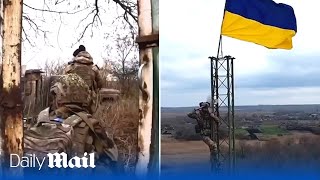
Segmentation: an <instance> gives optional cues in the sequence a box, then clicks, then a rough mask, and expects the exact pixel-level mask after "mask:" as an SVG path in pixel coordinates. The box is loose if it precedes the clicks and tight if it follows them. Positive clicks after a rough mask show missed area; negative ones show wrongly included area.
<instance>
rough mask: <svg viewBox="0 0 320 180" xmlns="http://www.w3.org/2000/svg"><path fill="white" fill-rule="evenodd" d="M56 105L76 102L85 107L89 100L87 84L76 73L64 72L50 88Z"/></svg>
mask: <svg viewBox="0 0 320 180" xmlns="http://www.w3.org/2000/svg"><path fill="white" fill-rule="evenodd" d="M50 93H51V94H53V95H54V100H55V101H56V103H57V104H58V105H64V104H77V105H80V106H82V107H87V106H89V104H90V101H91V95H90V94H91V92H90V89H89V86H88V85H87V84H86V83H85V81H84V80H83V79H82V78H81V77H80V76H78V75H77V74H73V73H70V74H66V75H62V76H60V77H58V78H57V79H56V80H55V81H54V82H53V85H52V86H51V88H50Z"/></svg>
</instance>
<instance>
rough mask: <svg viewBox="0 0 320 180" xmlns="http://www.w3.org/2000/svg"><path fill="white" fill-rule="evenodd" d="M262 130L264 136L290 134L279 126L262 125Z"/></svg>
mask: <svg viewBox="0 0 320 180" xmlns="http://www.w3.org/2000/svg"><path fill="white" fill-rule="evenodd" d="M260 129H261V131H262V134H264V135H279V134H282V135H285V134H289V131H287V130H285V129H281V128H280V127H279V126H277V125H262V126H260Z"/></svg>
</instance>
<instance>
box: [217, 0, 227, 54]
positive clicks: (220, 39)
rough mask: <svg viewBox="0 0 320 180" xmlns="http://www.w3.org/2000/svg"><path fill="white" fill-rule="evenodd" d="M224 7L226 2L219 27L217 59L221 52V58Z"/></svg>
mask: <svg viewBox="0 0 320 180" xmlns="http://www.w3.org/2000/svg"><path fill="white" fill-rule="evenodd" d="M226 5H227V0H226V1H225V3H224V9H223V16H222V22H221V25H220V36H219V45H218V52H217V58H219V55H220V54H219V53H220V52H221V54H222V56H223V53H222V25H223V20H224V15H225V12H226Z"/></svg>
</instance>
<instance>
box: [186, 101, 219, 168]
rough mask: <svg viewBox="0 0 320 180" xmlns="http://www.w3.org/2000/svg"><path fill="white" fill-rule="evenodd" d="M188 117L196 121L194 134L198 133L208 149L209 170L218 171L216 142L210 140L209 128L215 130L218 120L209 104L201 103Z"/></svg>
mask: <svg viewBox="0 0 320 180" xmlns="http://www.w3.org/2000/svg"><path fill="white" fill-rule="evenodd" d="M188 117H190V118H192V119H196V120H197V125H196V126H195V130H196V133H200V135H201V137H202V140H203V142H204V143H206V144H207V145H208V147H209V149H210V161H211V169H212V170H214V169H215V170H216V171H219V169H218V167H219V165H218V163H219V162H218V152H217V141H216V140H215V139H211V137H210V136H211V134H212V133H214V132H211V128H210V127H211V126H213V127H214V128H215V129H216V128H217V126H218V124H219V118H218V117H217V116H215V115H214V113H213V112H212V109H211V108H210V103H208V102H201V103H199V108H196V109H194V110H193V112H191V113H188Z"/></svg>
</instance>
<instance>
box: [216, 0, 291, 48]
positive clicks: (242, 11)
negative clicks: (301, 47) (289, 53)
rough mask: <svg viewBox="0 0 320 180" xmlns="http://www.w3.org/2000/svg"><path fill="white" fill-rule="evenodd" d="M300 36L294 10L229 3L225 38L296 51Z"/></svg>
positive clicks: (259, 0)
mask: <svg viewBox="0 0 320 180" xmlns="http://www.w3.org/2000/svg"><path fill="white" fill-rule="evenodd" d="M296 32H297V23H296V17H295V14H294V10H293V8H292V7H291V6H289V5H286V4H282V3H279V4H277V3H275V2H273V1H272V0H226V7H225V14H224V18H223V23H222V29H221V34H222V35H224V36H229V37H232V38H236V39H240V40H243V41H248V42H253V43H256V44H259V45H262V46H265V47H267V48H270V49H292V37H293V36H295V34H296Z"/></svg>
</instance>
